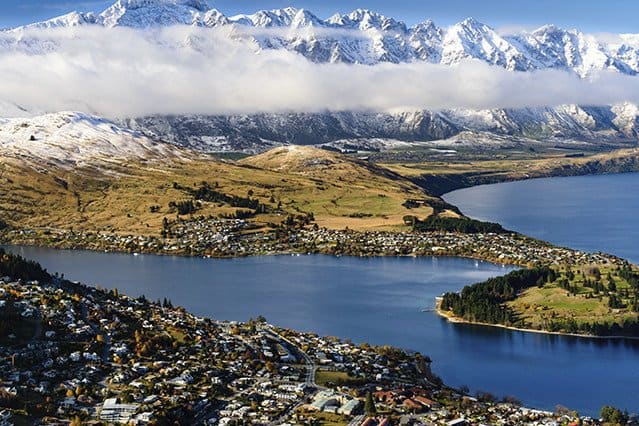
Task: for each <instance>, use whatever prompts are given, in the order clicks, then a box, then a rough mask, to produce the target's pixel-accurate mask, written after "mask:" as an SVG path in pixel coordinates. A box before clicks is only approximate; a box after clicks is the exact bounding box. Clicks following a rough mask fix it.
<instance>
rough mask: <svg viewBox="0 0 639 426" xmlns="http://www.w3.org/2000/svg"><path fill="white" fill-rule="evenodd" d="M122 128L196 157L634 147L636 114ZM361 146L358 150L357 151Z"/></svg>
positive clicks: (280, 120) (619, 109) (550, 112)
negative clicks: (322, 149) (490, 141)
mask: <svg viewBox="0 0 639 426" xmlns="http://www.w3.org/2000/svg"><path fill="white" fill-rule="evenodd" d="M121 124H122V125H123V126H127V127H129V128H132V129H135V130H136V131H139V132H141V133H143V134H145V135H147V136H148V137H150V138H152V139H156V140H162V141H164V142H168V143H171V144H174V145H178V146H185V147H188V148H192V149H196V150H200V151H245V152H250V153H254V152H260V151H264V150H266V149H269V148H271V147H273V146H277V145H287V144H298V145H319V144H331V143H333V142H336V141H340V140H341V141H343V140H360V141H361V140H389V141H390V140H392V141H404V142H411V143H412V142H416V143H421V144H424V143H432V142H433V141H438V140H449V141H452V140H455V139H454V137H455V136H456V135H458V134H462V133H463V134H465V135H467V136H466V137H465V138H464V140H465V141H467V140H470V136H468V135H472V134H482V135H483V136H482V138H483V140H484V141H485V140H487V136H486V135H488V134H492V135H493V136H494V139H495V140H499V141H502V142H503V141H504V140H507V139H508V138H512V139H526V140H529V141H540V142H544V141H548V140H552V141H554V142H557V141H559V140H562V139H563V140H567V141H582V142H586V143H589V144H592V145H597V144H603V143H605V144H620V145H624V146H625V145H626V144H631V145H636V144H637V135H639V107H637V106H635V105H632V104H622V105H615V106H612V107H610V106H602V107H580V106H577V105H563V106H558V107H545V108H519V109H489V110H476V111H473V110H466V109H455V110H447V111H440V112H433V111H406V112H397V113H372V112H340V113H328V112H327V113H317V114H308V113H307V114H302V113H298V114H253V115H232V116H171V117H162V116H155V117H144V118H136V119H125V120H122V121H121ZM358 144H359V145H360V146H363V142H359V143H358Z"/></svg>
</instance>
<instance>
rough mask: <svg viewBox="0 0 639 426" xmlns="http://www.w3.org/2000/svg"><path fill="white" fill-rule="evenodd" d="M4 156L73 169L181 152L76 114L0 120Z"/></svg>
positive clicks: (0, 145)
mask: <svg viewBox="0 0 639 426" xmlns="http://www.w3.org/2000/svg"><path fill="white" fill-rule="evenodd" d="M0 155H3V156H7V157H12V158H16V159H19V160H21V161H27V162H32V163H35V164H42V163H52V164H54V165H56V166H60V167H65V168H73V167H77V166H88V165H91V166H96V165H99V164H101V163H102V164H104V163H110V162H115V163H121V162H122V161H140V160H149V159H163V158H178V157H180V156H181V155H182V154H180V153H179V151H178V150H176V149H174V148H172V147H170V146H168V145H165V144H158V143H155V142H153V141H151V140H150V139H148V138H147V137H145V136H143V135H141V134H139V133H136V132H133V131H131V130H128V129H125V128H122V127H118V126H117V125H116V124H114V123H112V122H109V121H107V120H103V119H100V118H97V117H93V116H89V115H86V114H81V113H75V112H62V113H57V114H47V115H43V116H38V117H34V118H30V119H25V118H13V119H0Z"/></svg>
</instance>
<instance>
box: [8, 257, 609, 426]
mask: <svg viewBox="0 0 639 426" xmlns="http://www.w3.org/2000/svg"><path fill="white" fill-rule="evenodd" d="M2 255H3V256H2V261H3V262H6V263H8V264H10V265H13V266H14V268H13V270H14V271H20V270H23V269H24V268H21V265H22V264H23V262H25V261H24V260H23V259H21V258H20V257H18V256H14V255H8V254H5V253H2ZM25 264H26V265H28V267H29V268H31V269H33V268H36V270H37V271H40V272H39V273H38V275H37V276H41V277H42V279H40V280H33V279H29V278H32V277H33V276H34V274H27V273H21V274H20V273H16V275H21V276H13V277H10V276H7V277H3V278H2V279H1V280H0V317H1V318H2V322H1V323H0V380H1V382H0V407H3V408H2V410H3V411H2V412H1V416H2V417H1V418H0V424H3V425H10V424H25V423H26V424H33V423H37V424H46V425H69V424H72V425H79V424H85V423H86V424H138V425H144V424H159V425H161V424H181V425H187V424H189V425H190V424H210V425H216V424H219V425H240V424H254V425H270V424H291V425H292V424H344V425H386V424H413V425H465V424H531V425H546V424H547V425H551V424H568V423H571V422H580V424H586V425H588V424H599V423H598V420H595V419H591V418H579V416H578V414H577V413H574V412H571V411H570V410H568V409H567V408H562V407H558V409H557V410H556V412H552V413H551V412H545V411H540V410H534V409H529V408H524V407H521V404H520V403H519V402H518V401H517V400H516V398H514V397H504V398H503V399H499V398H497V397H496V396H494V395H491V394H489V393H486V392H480V393H477V394H475V395H474V396H470V395H468V393H469V392H468V390H467V389H452V388H449V387H447V386H446V385H445V384H443V383H442V382H441V380H440V379H439V378H438V377H437V376H435V375H433V373H432V372H431V368H430V364H431V360H430V359H429V358H428V356H427V354H419V353H408V352H405V351H403V350H400V349H397V348H392V347H388V346H383V347H376V346H370V345H368V344H366V343H359V344H356V343H354V342H351V341H349V340H347V339H339V338H336V337H321V336H318V335H316V334H313V333H305V332H298V331H293V330H288V329H281V328H278V327H276V326H274V325H271V324H268V323H267V321H266V319H265V318H261V317H258V318H256V319H254V320H251V321H248V322H245V323H239V322H228V321H215V320H212V319H208V318H198V317H195V316H193V315H191V314H189V313H188V312H186V311H185V310H184V309H183V308H180V307H174V306H173V305H172V303H171V301H170V300H167V299H165V300H163V301H155V302H153V301H149V300H147V299H146V298H144V297H140V298H136V299H133V298H130V297H127V296H126V295H122V294H119V293H118V291H117V290H111V291H106V290H101V289H97V288H93V287H87V286H84V285H82V284H79V283H71V282H69V281H65V280H62V279H61V278H59V277H57V276H54V277H44V274H46V272H44V271H42V270H38V269H37V268H38V267H35V266H33V264H27V263H25ZM15 265H18V267H15ZM5 271H6V269H5ZM574 424H577V423H574Z"/></svg>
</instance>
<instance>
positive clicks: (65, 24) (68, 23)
mask: <svg viewBox="0 0 639 426" xmlns="http://www.w3.org/2000/svg"><path fill="white" fill-rule="evenodd" d="M95 22H96V16H95V15H94V14H93V13H90V12H89V13H79V12H71V13H67V14H66V15H62V16H58V17H56V18H52V19H49V20H47V21H43V22H36V23H34V24H29V25H25V26H24V27H20V28H16V30H22V29H48V28H71V27H78V26H80V25H86V24H94V23H95Z"/></svg>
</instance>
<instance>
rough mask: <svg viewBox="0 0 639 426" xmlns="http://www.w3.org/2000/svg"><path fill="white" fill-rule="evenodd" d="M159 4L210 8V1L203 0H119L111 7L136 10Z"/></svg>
mask: <svg viewBox="0 0 639 426" xmlns="http://www.w3.org/2000/svg"><path fill="white" fill-rule="evenodd" d="M159 6H186V7H190V8H192V9H196V10H199V11H200V12H206V11H207V10H209V9H210V6H209V5H208V3H207V2H206V1H201V0H117V1H116V2H115V3H114V4H113V5H112V6H111V7H112V8H117V9H128V10H134V9H141V8H149V7H159Z"/></svg>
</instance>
